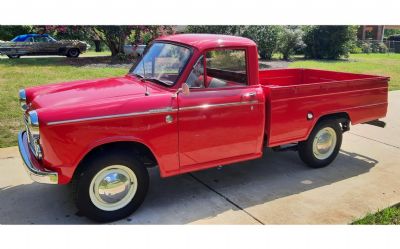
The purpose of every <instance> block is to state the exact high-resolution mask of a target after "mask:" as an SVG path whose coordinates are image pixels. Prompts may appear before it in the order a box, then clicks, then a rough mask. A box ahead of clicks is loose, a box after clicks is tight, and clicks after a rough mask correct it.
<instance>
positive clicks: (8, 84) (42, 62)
mask: <svg viewBox="0 0 400 249" xmlns="http://www.w3.org/2000/svg"><path fill="white" fill-rule="evenodd" d="M63 60H65V58H62V57H54V58H32V57H31V58H29V57H27V58H21V59H18V60H9V59H0V148H1V147H8V146H15V145H16V143H17V133H18V131H19V130H20V128H21V127H22V120H21V119H22V111H21V110H20V108H19V103H18V97H17V95H18V90H19V89H21V88H24V87H29V86H36V85H42V84H47V83H52V82H63V81H72V80H80V79H95V78H105V77H113V76H120V75H124V74H126V73H127V71H128V70H127V69H124V68H114V67H104V68H99V67H98V68H95V67H76V66H72V65H64V64H63V63H62V62H63Z"/></svg>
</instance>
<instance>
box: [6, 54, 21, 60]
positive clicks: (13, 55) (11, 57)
mask: <svg viewBox="0 0 400 249" xmlns="http://www.w3.org/2000/svg"><path fill="white" fill-rule="evenodd" d="M7 56H8V58H10V59H18V58H19V57H20V55H17V54H8V55H7Z"/></svg>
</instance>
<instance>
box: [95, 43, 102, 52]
mask: <svg viewBox="0 0 400 249" xmlns="http://www.w3.org/2000/svg"><path fill="white" fill-rule="evenodd" d="M93 42H94V46H95V47H96V52H101V47H100V40H94V41H93Z"/></svg>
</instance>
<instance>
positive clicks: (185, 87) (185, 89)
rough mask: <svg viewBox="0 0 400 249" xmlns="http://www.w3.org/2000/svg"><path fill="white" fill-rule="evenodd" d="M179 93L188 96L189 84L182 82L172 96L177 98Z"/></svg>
mask: <svg viewBox="0 0 400 249" xmlns="http://www.w3.org/2000/svg"><path fill="white" fill-rule="evenodd" d="M179 93H183V95H185V96H188V95H189V93H190V88H189V85H188V84H186V83H183V84H182V87H181V88H179V89H178V90H177V91H176V92H175V93H174V94H173V95H172V98H177V97H178V94H179Z"/></svg>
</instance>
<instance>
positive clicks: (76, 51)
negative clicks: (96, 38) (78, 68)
mask: <svg viewBox="0 0 400 249" xmlns="http://www.w3.org/2000/svg"><path fill="white" fill-rule="evenodd" d="M79 54H80V52H79V49H77V48H71V49H69V50H68V52H67V57H71V58H77V57H78V56H79Z"/></svg>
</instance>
